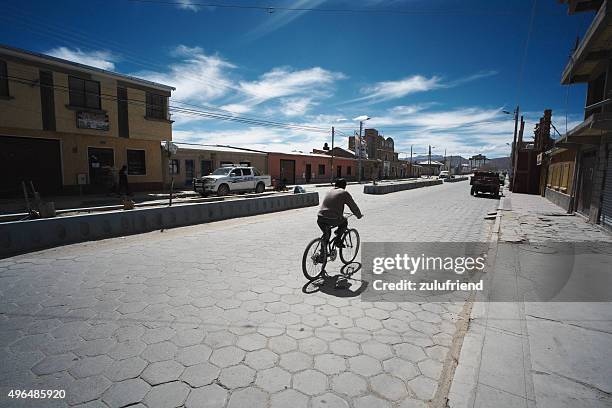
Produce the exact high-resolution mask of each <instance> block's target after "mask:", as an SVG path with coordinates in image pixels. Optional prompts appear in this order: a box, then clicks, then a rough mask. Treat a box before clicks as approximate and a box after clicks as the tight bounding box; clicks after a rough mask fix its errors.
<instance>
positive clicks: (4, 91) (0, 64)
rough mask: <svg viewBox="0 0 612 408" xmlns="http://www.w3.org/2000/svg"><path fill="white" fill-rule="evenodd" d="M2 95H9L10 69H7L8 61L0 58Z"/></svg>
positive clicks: (0, 92)
mask: <svg viewBox="0 0 612 408" xmlns="http://www.w3.org/2000/svg"><path fill="white" fill-rule="evenodd" d="M0 96H6V97H8V96H9V88H8V71H7V69H6V61H1V60H0Z"/></svg>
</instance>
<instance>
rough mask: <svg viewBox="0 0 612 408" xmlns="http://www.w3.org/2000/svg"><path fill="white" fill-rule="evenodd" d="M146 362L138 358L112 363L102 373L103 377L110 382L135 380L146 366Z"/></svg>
mask: <svg viewBox="0 0 612 408" xmlns="http://www.w3.org/2000/svg"><path fill="white" fill-rule="evenodd" d="M147 364H148V363H147V362H146V361H144V360H143V359H142V358H140V357H131V358H126V359H125V360H119V361H115V362H113V363H112V364H111V365H110V366H109V367H107V368H106V370H105V371H104V375H105V376H106V377H107V378H108V379H109V380H111V381H123V380H128V379H130V378H136V377H138V376H139V375H140V373H142V370H144V369H145V367H146V366H147Z"/></svg>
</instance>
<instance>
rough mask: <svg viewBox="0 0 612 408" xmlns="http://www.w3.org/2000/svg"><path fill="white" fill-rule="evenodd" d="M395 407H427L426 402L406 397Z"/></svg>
mask: <svg viewBox="0 0 612 408" xmlns="http://www.w3.org/2000/svg"><path fill="white" fill-rule="evenodd" d="M397 408H427V404H426V403H424V402H423V401H421V400H418V399H413V398H406V399H404V400H402V401H401V402H400V403H399V405H398V406H397Z"/></svg>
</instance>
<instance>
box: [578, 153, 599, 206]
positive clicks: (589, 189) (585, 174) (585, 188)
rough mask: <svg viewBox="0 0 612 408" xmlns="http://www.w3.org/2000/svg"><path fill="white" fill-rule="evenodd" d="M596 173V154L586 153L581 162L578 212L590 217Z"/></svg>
mask: <svg viewBox="0 0 612 408" xmlns="http://www.w3.org/2000/svg"><path fill="white" fill-rule="evenodd" d="M594 172H595V152H589V153H584V154H583V155H582V158H581V160H580V184H579V187H580V189H579V191H578V205H577V208H576V211H578V212H579V213H580V214H582V215H584V216H585V217H588V216H589V214H590V213H591V196H592V193H593V174H594Z"/></svg>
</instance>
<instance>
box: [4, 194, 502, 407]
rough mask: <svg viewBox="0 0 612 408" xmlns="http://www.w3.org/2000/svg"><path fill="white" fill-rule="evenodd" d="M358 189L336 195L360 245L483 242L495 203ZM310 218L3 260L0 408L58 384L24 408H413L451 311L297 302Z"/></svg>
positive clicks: (452, 319) (427, 382)
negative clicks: (347, 200)
mask: <svg viewBox="0 0 612 408" xmlns="http://www.w3.org/2000/svg"><path fill="white" fill-rule="evenodd" d="M362 188H363V187H362V186H356V185H353V186H349V188H348V190H349V191H350V192H351V193H352V194H353V195H354V197H355V200H356V201H357V203H358V204H359V205H360V207H361V209H362V211H363V213H364V214H365V217H364V218H363V219H361V220H355V219H354V218H351V222H350V225H351V226H354V227H356V228H357V229H358V230H359V232H360V235H361V238H362V241H387V242H392V241H486V240H487V239H488V236H489V229H490V227H491V224H492V221H485V219H484V217H485V216H486V215H487V212H489V211H493V210H495V209H496V208H497V206H498V203H499V201H498V200H494V199H489V198H483V197H481V198H476V197H472V196H470V194H469V185H468V183H467V182H459V183H453V184H444V185H439V186H433V187H428V188H422V189H417V190H412V191H404V192H398V193H394V194H388V195H385V196H367V195H364V194H362V193H361V190H362ZM316 190H317V191H319V193H320V194H324V192H325V190H326V188H319V189H316ZM320 197H321V198H322V195H321V196H320ZM316 212H317V208H316V207H310V208H305V209H299V210H291V211H285V212H280V213H275V214H267V215H261V216H255V217H250V218H242V219H234V220H227V221H222V222H216V223H211V224H204V225H197V226H192V227H185V228H179V229H174V230H168V231H164V232H159V231H157V232H153V233H148V234H142V235H137V236H130V237H125V238H116V239H110V240H105V241H98V242H89V243H84V244H76V245H71V246H67V247H61V248H55V249H51V250H46V251H42V252H38V253H33V254H26V255H22V256H18V257H14V258H10V259H5V260H2V261H0V282H1V285H0V288H1V289H0V291H1V292H0V344H1V346H2V350H1V354H0V364H1V365H2V366H3V370H2V378H1V380H0V384H1V386H2V390H1V392H2V396H1V397H0V405H2V406H7V407H8V406H11V407H12V406H20V405H19V402H17V401H15V400H11V399H8V398H7V397H6V395H7V393H8V391H9V390H10V389H26V390H28V389H65V390H66V398H65V399H63V400H52V401H51V402H50V401H49V400H47V401H44V402H36V401H32V400H29V401H26V402H21V403H22V404H23V405H21V406H26V405H27V406H50V405H52V404H55V405H54V406H68V405H69V406H87V407H107V406H108V407H123V406H128V405H129V406H134V407H143V406H146V407H149V408H154V407H178V406H183V405H184V406H186V407H198V408H201V407H224V406H227V407H231V408H236V407H253V408H256V407H273V408H276V407H291V408H302V407H304V408H305V407H311V408H315V407H328V408H335V407H353V408H376V407H401V408H409V407H411V408H414V407H425V406H426V404H425V402H426V401H428V400H430V399H432V398H433V397H434V395H435V393H436V391H437V387H438V382H439V380H440V377H441V375H442V368H443V362H444V361H445V359H446V357H447V353H448V350H449V346H450V344H451V342H452V339H453V336H454V335H455V332H456V325H455V323H456V320H457V316H458V314H459V313H460V312H461V310H462V308H463V304H460V303H444V304H434V303H424V304H417V303H411V302H398V303H390V302H388V303H368V302H362V301H361V300H360V298H359V297H353V298H351V297H338V296H334V294H333V293H322V292H316V293H313V294H305V293H304V292H303V291H302V287H303V286H304V285H305V283H306V280H305V279H304V277H303V275H302V272H301V257H302V253H303V250H304V248H305V246H306V244H307V243H308V242H309V241H310V240H311V239H312V238H314V237H316V236H317V235H319V233H320V231H319V230H318V227H317V225H316ZM333 265H334V266H332V267H331V268H328V270H329V272H330V274H331V273H334V272H337V269H338V268H339V266H338V265H339V262H338V261H336V262H335V263H334V264H333Z"/></svg>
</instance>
